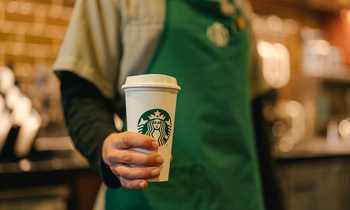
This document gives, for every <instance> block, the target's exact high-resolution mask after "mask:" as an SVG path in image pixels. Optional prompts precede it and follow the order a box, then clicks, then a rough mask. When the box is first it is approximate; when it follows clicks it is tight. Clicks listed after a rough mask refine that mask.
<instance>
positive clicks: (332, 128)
mask: <svg viewBox="0 0 350 210" xmlns="http://www.w3.org/2000/svg"><path fill="white" fill-rule="evenodd" d="M338 140H339V133H338V123H337V122H335V121H330V122H329V123H328V125H327V143H328V144H329V145H334V144H336V143H337V142H338Z"/></svg>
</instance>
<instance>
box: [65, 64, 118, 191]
mask: <svg viewBox="0 0 350 210" xmlns="http://www.w3.org/2000/svg"><path fill="white" fill-rule="evenodd" d="M59 78H60V80H61V95H62V106H63V111H64V118H65V121H66V125H67V127H68V130H69V134H70V136H71V138H72V140H73V142H74V145H75V147H76V148H77V149H78V150H79V151H80V152H81V153H82V154H83V155H84V156H85V157H86V158H87V159H88V160H89V163H90V166H91V168H93V169H94V170H95V171H96V172H97V173H98V174H99V175H100V176H101V177H102V179H103V181H104V182H105V183H106V185H107V186H109V187H113V188H115V187H118V186H120V182H119V180H118V178H117V177H115V175H114V174H113V173H112V172H111V170H110V168H109V166H107V165H106V164H104V162H103V160H102V145H103V142H104V140H105V139H106V137H107V136H108V135H110V134H111V133H113V132H117V130H116V128H115V126H114V120H113V107H114V106H113V102H112V101H109V100H107V99H106V98H104V97H103V96H102V94H101V93H100V92H99V91H98V89H97V88H96V87H95V86H94V85H93V84H91V83H90V82H88V81H86V80H84V79H82V78H80V77H78V76H76V75H75V74H73V73H70V72H64V71H63V72H60V75H59Z"/></svg>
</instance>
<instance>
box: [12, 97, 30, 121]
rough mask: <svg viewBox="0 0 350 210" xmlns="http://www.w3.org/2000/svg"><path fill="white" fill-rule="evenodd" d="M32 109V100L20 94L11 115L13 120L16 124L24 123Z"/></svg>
mask: <svg viewBox="0 0 350 210" xmlns="http://www.w3.org/2000/svg"><path fill="white" fill-rule="evenodd" d="M31 109H32V101H31V100H30V99H29V98H27V97H25V96H21V97H20V98H19V99H18V100H17V101H16V102H15V104H14V107H13V111H12V116H13V119H14V122H15V123H16V124H18V125H22V124H23V123H25V121H26V119H27V117H28V116H29V114H30V111H31Z"/></svg>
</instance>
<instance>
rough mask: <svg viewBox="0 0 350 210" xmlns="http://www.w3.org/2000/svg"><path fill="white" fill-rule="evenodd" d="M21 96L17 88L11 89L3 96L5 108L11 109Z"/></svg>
mask: <svg viewBox="0 0 350 210" xmlns="http://www.w3.org/2000/svg"><path fill="white" fill-rule="evenodd" d="M21 96H22V94H21V91H20V90H19V89H18V87H17V86H13V87H11V88H10V89H9V90H8V91H7V94H6V95H5V102H6V106H7V107H8V108H10V109H13V108H14V106H15V104H16V101H17V100H18V99H19V98H20V97H21Z"/></svg>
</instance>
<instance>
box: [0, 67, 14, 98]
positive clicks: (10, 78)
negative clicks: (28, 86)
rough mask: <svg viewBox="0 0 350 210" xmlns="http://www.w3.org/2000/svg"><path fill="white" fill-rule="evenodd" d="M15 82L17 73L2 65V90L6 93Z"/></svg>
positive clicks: (0, 74) (0, 80) (0, 81)
mask: <svg viewBox="0 0 350 210" xmlns="http://www.w3.org/2000/svg"><path fill="white" fill-rule="evenodd" d="M14 84H15V74H14V73H13V71H12V70H11V69H10V68H8V67H0V92H1V93H3V94H5V93H6V92H7V91H8V90H9V89H10V88H11V87H12V86H14Z"/></svg>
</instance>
